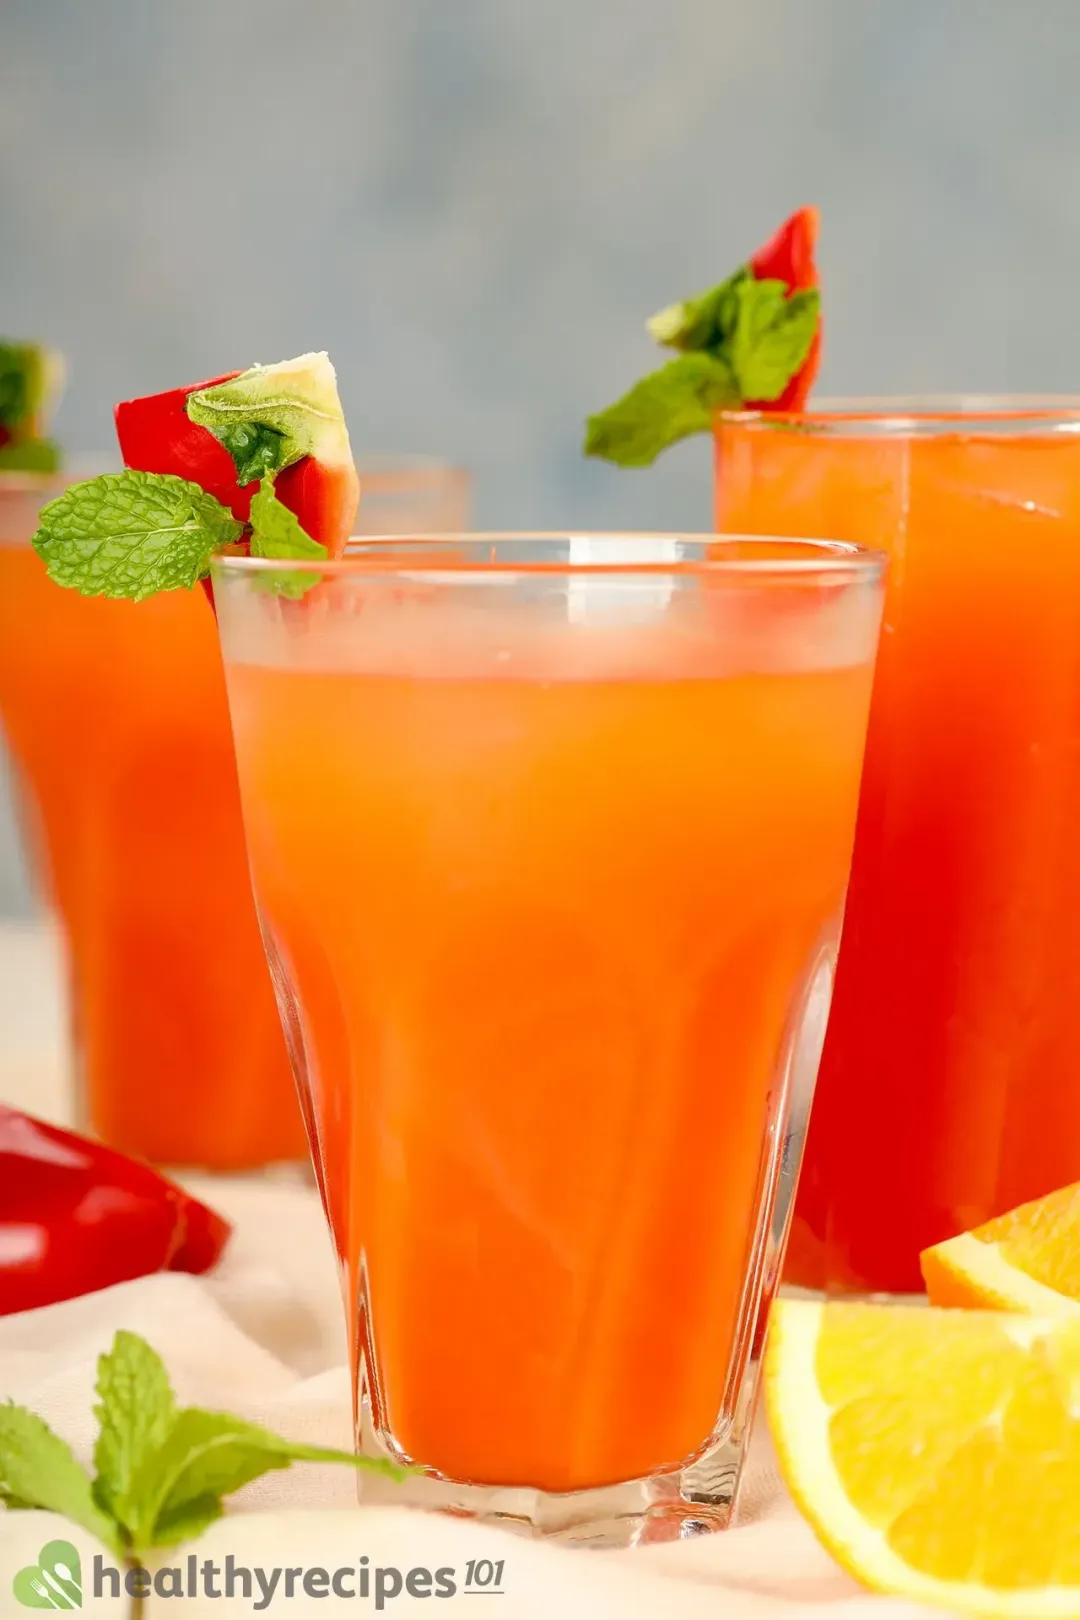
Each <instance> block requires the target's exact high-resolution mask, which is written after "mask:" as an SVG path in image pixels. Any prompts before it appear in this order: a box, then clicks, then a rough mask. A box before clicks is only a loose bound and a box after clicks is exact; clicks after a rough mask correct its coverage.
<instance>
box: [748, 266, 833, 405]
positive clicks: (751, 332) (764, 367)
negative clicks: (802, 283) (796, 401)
mask: <svg viewBox="0 0 1080 1620" xmlns="http://www.w3.org/2000/svg"><path fill="white" fill-rule="evenodd" d="M733 295H734V298H735V303H736V306H737V315H736V319H735V323H734V326H733V328H732V331H731V336H730V340H729V341H730V354H731V366H732V370H733V371H734V373H735V380H736V382H737V383H738V386H739V393H740V394H741V395H742V397H743V399H744V400H745V399H755V400H762V401H764V402H766V403H768V402H769V401H771V400H774V399H779V398H780V395H781V394H782V393H783V392H784V389H785V388H786V387H787V385H788V383H789V382H790V381H791V379H792V377H794V376H795V374H796V372H797V371H799V370H800V369H801V367H802V365H803V362H804V361H805V359H806V357H807V355H808V354H809V353H810V345H811V344H812V343H813V341H814V333H815V332H816V331H817V323H818V314H819V311H820V308H821V295H820V293H819V292H818V291H817V290H816V289H812V290H806V291H803V292H794V293H792V294H791V296H790V297H788V293H787V287H786V285H785V283H784V282H782V281H751V280H746V281H741V282H739V284H738V285H737V286H736V287H735V288H734V289H733Z"/></svg>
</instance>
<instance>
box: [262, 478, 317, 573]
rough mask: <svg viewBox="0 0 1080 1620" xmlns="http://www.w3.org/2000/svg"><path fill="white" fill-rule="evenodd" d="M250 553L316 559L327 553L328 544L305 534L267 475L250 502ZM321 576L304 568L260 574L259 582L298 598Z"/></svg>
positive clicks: (283, 557)
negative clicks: (280, 499) (275, 491)
mask: <svg viewBox="0 0 1080 1620" xmlns="http://www.w3.org/2000/svg"><path fill="white" fill-rule="evenodd" d="M251 555H252V556H253V557H275V558H278V559H283V560H288V559H290V558H303V557H310V558H311V559H312V560H313V561H314V560H315V559H316V558H320V557H326V556H327V555H328V553H327V550H326V547H325V546H322V545H320V544H319V542H318V541H317V540H313V539H312V538H311V536H310V535H309V534H307V533H305V531H304V529H303V528H302V527H301V525H300V521H299V519H298V518H297V516H296V514H295V512H292V511H290V510H289V508H288V507H287V506H286V505H285V504H284V502H283V501H279V500H278V498H277V496H276V495H275V494H274V482H273V479H272V478H264V479H263V481H262V483H261V484H260V485H259V490H258V493H257V494H256V495H254V496H253V497H252V501H251ZM320 577H321V576H320V575H318V574H313V573H309V572H308V571H307V569H306V568H305V569H303V570H302V571H300V570H297V571H296V572H292V571H284V570H283V571H282V572H281V573H280V574H272V573H267V574H265V575H262V576H260V580H259V583H260V584H261V585H263V586H264V587H265V588H266V589H267V590H270V591H272V592H274V593H275V594H276V595H278V596H286V597H289V598H290V599H291V600H293V601H297V600H299V598H300V597H302V596H304V595H305V594H306V593H307V592H308V591H310V590H311V589H312V587H313V586H315V585H317V584H318V583H319V579H320Z"/></svg>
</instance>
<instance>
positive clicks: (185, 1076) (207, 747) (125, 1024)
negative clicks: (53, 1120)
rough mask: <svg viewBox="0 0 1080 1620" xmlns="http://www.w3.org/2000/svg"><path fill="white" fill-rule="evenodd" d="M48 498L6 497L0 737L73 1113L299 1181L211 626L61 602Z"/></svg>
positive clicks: (182, 600) (177, 597) (296, 1132)
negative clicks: (54, 933) (40, 897)
mask: <svg viewBox="0 0 1080 1620" xmlns="http://www.w3.org/2000/svg"><path fill="white" fill-rule="evenodd" d="M62 487H63V481H60V482H58V481H56V480H46V479H41V480H28V479H24V478H20V479H18V480H17V481H16V479H15V475H12V476H11V477H10V478H5V479H4V480H3V482H2V483H0V722H2V724H3V729H4V734H5V738H6V741H7V744H8V747H9V749H10V751H11V755H12V758H13V761H14V765H15V769H16V774H17V778H18V781H19V788H20V800H21V803H22V805H23V808H24V814H25V819H26V823H27V830H28V837H29V843H30V851H31V860H32V862H33V864H34V865H35V866H36V868H37V870H38V872H39V874H40V877H41V879H42V884H43V887H44V890H45V894H46V896H47V898H48V899H49V901H50V902H51V904H52V905H53V906H54V907H55V908H56V910H57V911H58V913H59V915H60V917H61V919H62V922H63V926H64V934H65V938H66V943H67V949H68V956H69V969H70V972H69V980H70V996H71V1004H72V1019H73V1027H74V1037H75V1048H76V1068H77V1073H76V1089H77V1106H78V1112H79V1114H80V1115H81V1120H82V1123H84V1124H85V1125H86V1126H87V1127H88V1128H90V1129H92V1130H93V1131H94V1132H95V1133H96V1134H97V1135H99V1136H101V1137H102V1138H104V1139H105V1140H106V1141H108V1142H110V1143H111V1144H112V1145H113V1146H115V1147H118V1148H121V1149H123V1150H124V1151H126V1152H129V1153H134V1154H137V1155H139V1156H140V1157H143V1158H146V1159H150V1160H153V1161H156V1162H158V1163H164V1164H167V1165H173V1166H178V1167H189V1168H198V1169H202V1170H209V1171H229V1172H240V1171H251V1170H261V1169H264V1168H267V1167H269V1166H273V1165H277V1164H302V1163H303V1161H304V1159H305V1158H306V1141H305V1135H304V1130H303V1123H302V1120H301V1116H300V1109H299V1105H298V1102H297V1098H296V1091H295V1087H294V1085H293V1081H292V1075H291V1071H290V1069H289V1063H288V1057H287V1053H286V1049H285V1044H284V1041H283V1039H282V1035H281V1029H280V1025H279V1022H278V1019H277V1015H276V1009H275V1005H274V998H273V992H272V990H271V986H270V979H269V975H268V973H267V969H266V963H265V957H264V954H263V950H262V944H261V940H260V937H259V928H258V923H257V921H256V917H255V908H254V905H253V902H252V898H251V884H250V879H249V877H248V871H247V858H246V853H245V849H244V839H243V831H242V826H241V820H240V805H239V797H238V789H237V782H236V766H235V762H234V759H233V753H232V742H231V737H230V732H229V716H228V709H227V706H226V701H225V686H224V681H223V679H222V672H221V660H220V655H219V653H218V647H217V637H216V634H215V631H214V620H213V614H212V613H211V611H210V608H209V605H208V603H207V600H206V597H205V595H204V594H203V592H202V591H190V592H184V591H181V592H174V593H171V594H169V595H165V596H159V597H154V598H151V599H150V600H148V601H146V602H140V603H138V604H136V603H132V602H117V601H107V600H105V599H103V598H98V597H94V598H90V597H82V596H78V595H76V594H75V593H74V592H72V591H66V590H62V589H60V588H59V587H58V586H56V585H54V584H53V583H52V582H51V581H50V580H49V579H48V577H47V576H46V573H45V569H44V565H43V564H42V562H41V560H40V558H39V557H38V556H37V554H36V553H35V551H34V550H33V548H32V547H31V545H30V543H29V542H30V536H31V535H32V534H33V533H34V530H35V529H36V527H37V513H38V510H39V509H40V506H41V505H42V504H43V502H44V501H45V500H48V499H51V498H52V497H53V496H54V495H55V494H58V493H59V491H60V488H62Z"/></svg>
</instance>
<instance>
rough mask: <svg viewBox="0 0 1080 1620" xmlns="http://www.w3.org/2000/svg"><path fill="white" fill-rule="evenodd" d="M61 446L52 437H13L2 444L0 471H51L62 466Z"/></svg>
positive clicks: (0, 449) (0, 447) (0, 448)
mask: <svg viewBox="0 0 1080 1620" xmlns="http://www.w3.org/2000/svg"><path fill="white" fill-rule="evenodd" d="M61 460H62V457H61V454H60V446H59V445H58V444H55V443H54V442H53V440H52V439H12V440H10V442H9V443H8V444H0V472H32V473H51V472H56V471H57V470H58V468H59V467H60V463H61Z"/></svg>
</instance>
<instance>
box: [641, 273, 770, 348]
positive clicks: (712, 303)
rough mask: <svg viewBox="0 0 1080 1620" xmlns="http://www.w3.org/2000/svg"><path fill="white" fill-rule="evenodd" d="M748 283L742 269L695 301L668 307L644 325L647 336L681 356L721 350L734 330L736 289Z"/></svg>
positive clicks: (736, 306)
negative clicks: (700, 351) (696, 352)
mask: <svg viewBox="0 0 1080 1620" xmlns="http://www.w3.org/2000/svg"><path fill="white" fill-rule="evenodd" d="M751 280H752V278H751V275H750V271H749V270H748V269H747V268H746V267H745V266H743V268H742V269H741V270H736V272H735V274H734V275H733V276H728V278H727V280H726V281H722V282H721V283H720V285H719V286H718V287H713V288H711V289H710V290H709V291H708V292H704V293H699V294H698V296H697V297H696V298H687V299H685V300H684V301H683V303H681V304H669V305H668V307H667V308H666V309H662V310H660V312H659V313H658V314H656V315H653V316H651V317H650V319H649V320H647V321H646V322H645V326H646V329H647V331H648V333H649V336H650V337H651V338H652V339H653V340H654V342H656V343H661V344H663V346H664V347H665V348H667V349H678V350H679V351H680V352H681V353H683V354H690V353H693V352H695V351H697V350H701V349H705V350H710V351H717V350H719V349H721V348H722V346H723V345H724V344H725V343H726V342H727V341H728V339H729V338H730V336H731V334H732V332H733V331H734V330H735V323H736V321H737V319H738V314H739V302H738V297H737V294H738V289H739V288H740V287H741V286H742V285H743V284H744V283H746V282H748V281H751Z"/></svg>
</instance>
